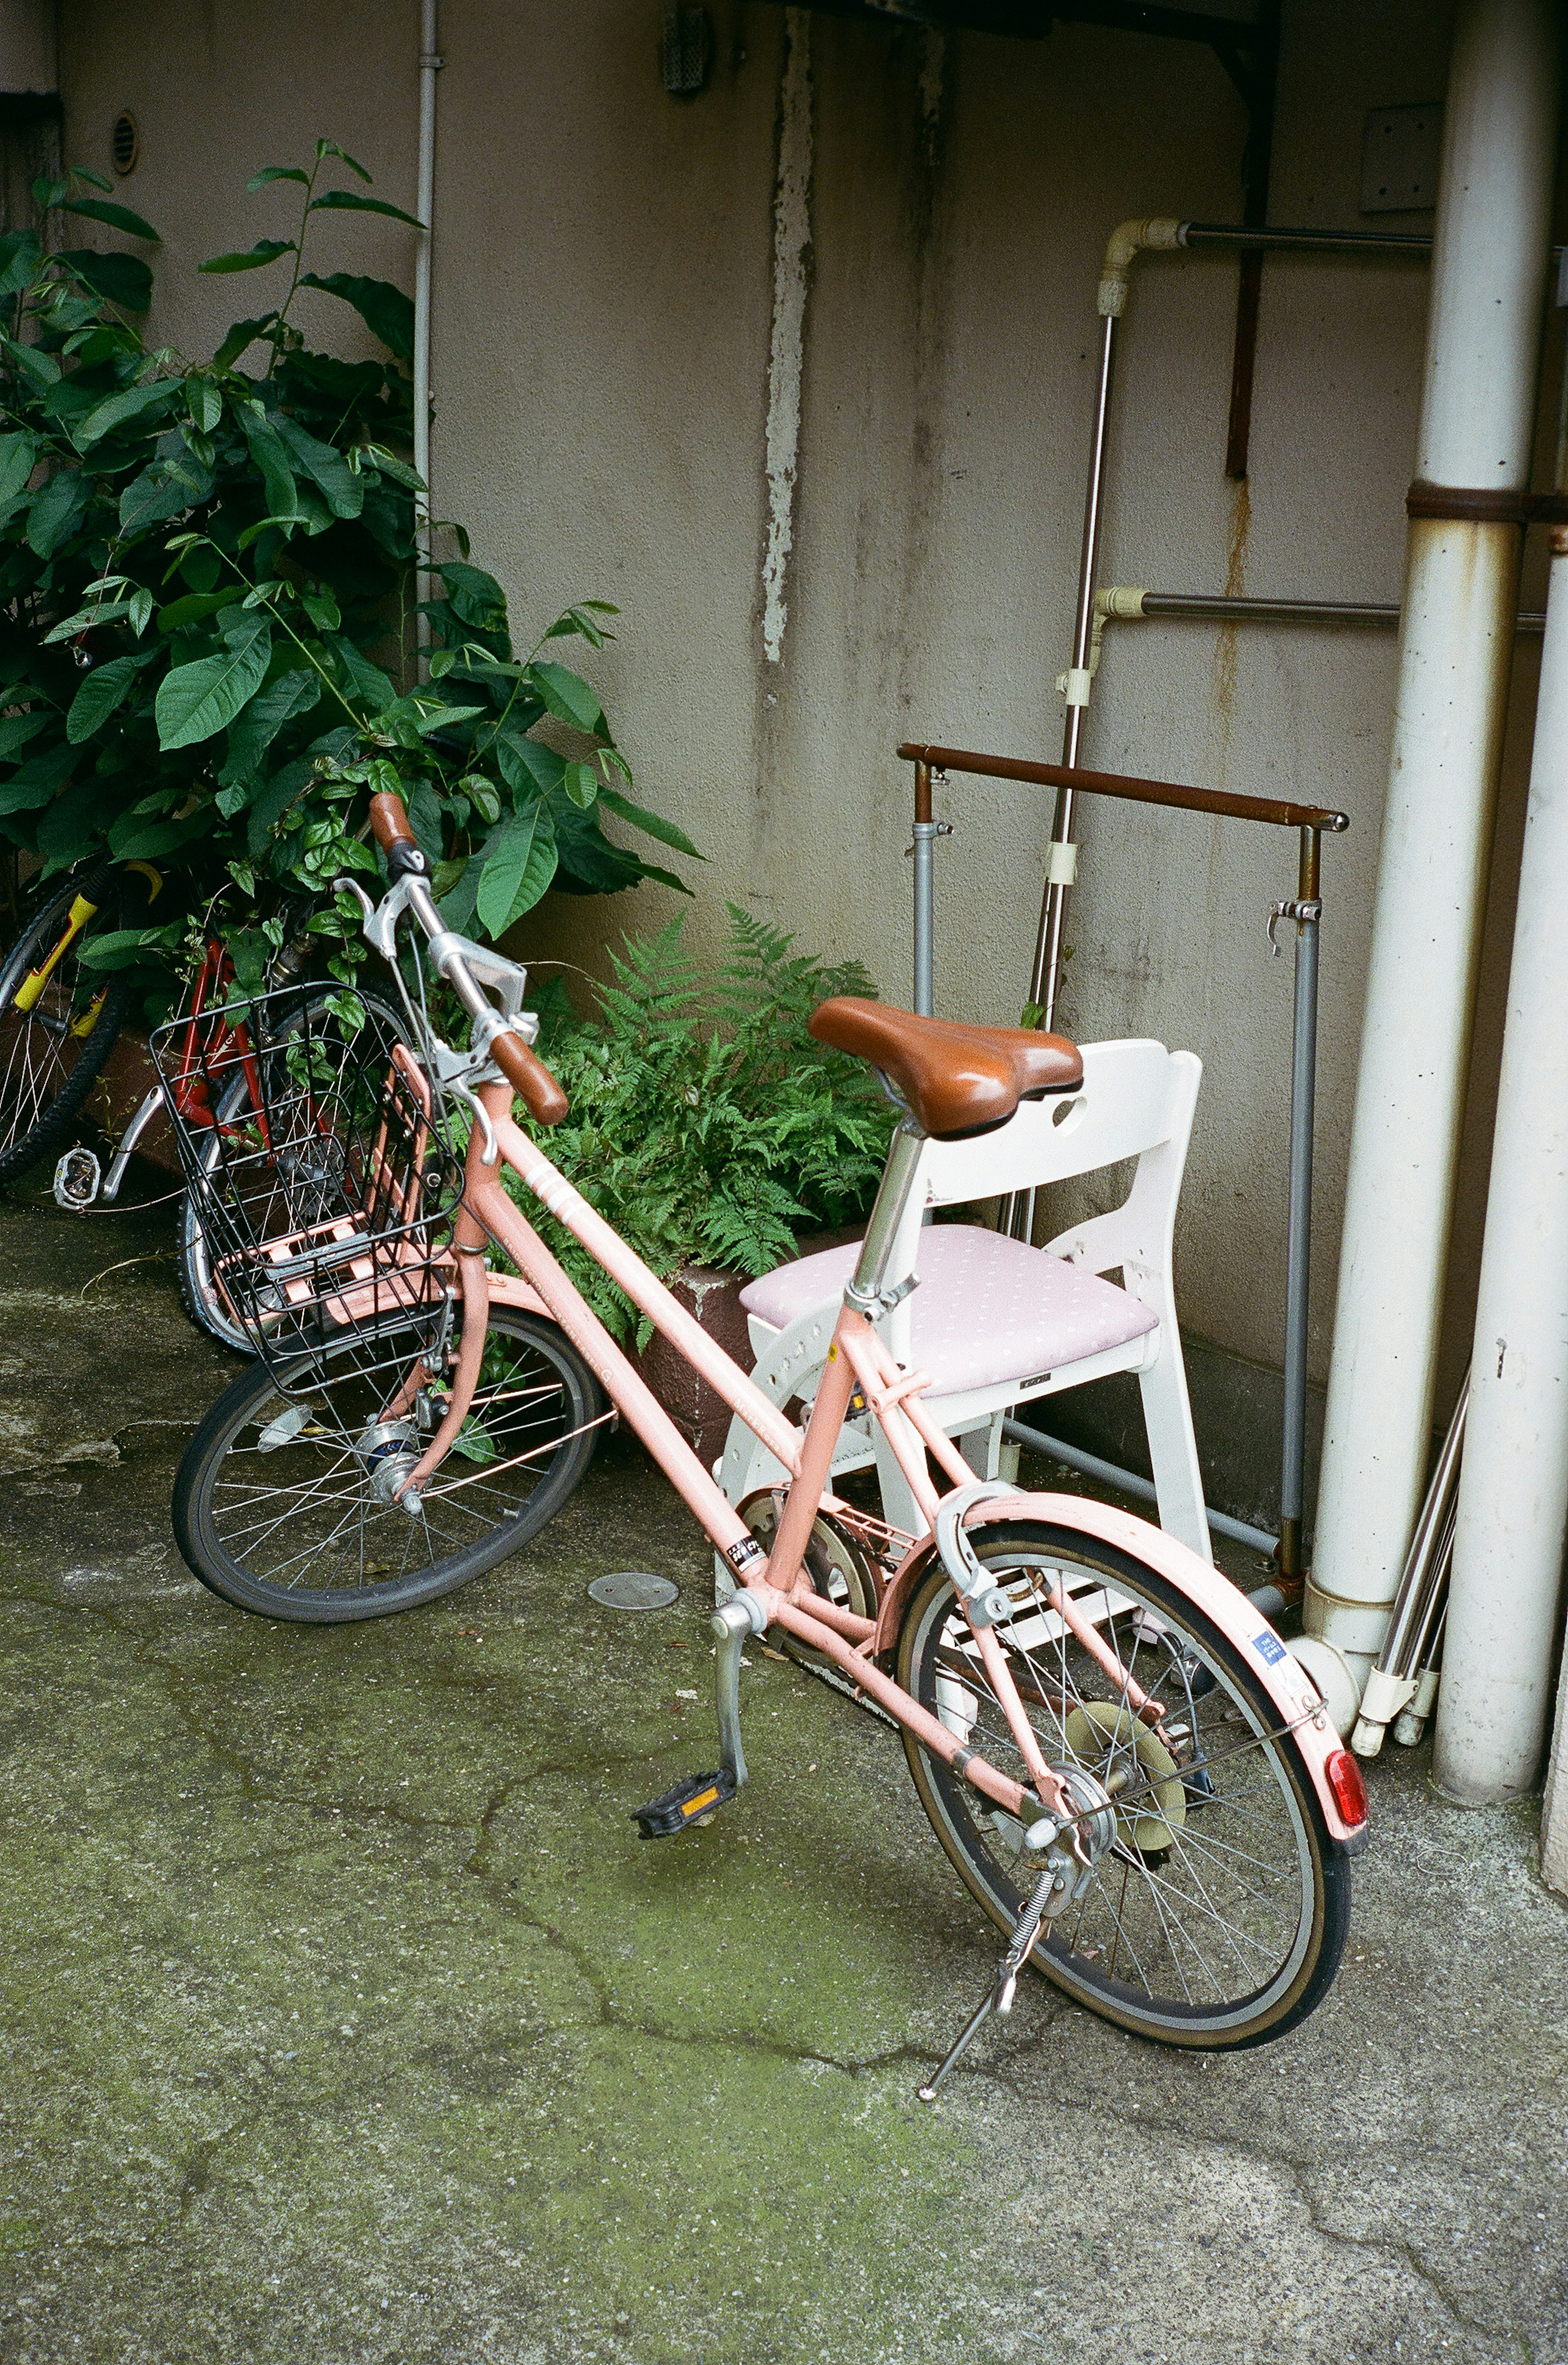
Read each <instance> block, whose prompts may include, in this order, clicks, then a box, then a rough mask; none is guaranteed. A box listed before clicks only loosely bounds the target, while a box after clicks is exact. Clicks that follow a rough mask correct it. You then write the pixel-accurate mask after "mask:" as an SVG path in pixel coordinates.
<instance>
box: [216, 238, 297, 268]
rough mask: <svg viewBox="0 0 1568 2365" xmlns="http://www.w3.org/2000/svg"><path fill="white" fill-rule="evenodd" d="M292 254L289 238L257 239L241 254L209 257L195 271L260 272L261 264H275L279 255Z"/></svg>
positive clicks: (292, 248)
mask: <svg viewBox="0 0 1568 2365" xmlns="http://www.w3.org/2000/svg"><path fill="white" fill-rule="evenodd" d="M293 252H294V241H293V240H292V239H291V238H259V239H258V240H257V241H256V243H255V245H254V246H252V247H248V248H247V249H246V251H245V252H244V253H243V254H214V255H209V256H208V258H207V261H206V262H205V263H197V265H196V269H197V270H198V271H225V272H228V271H260V269H261V268H262V265H263V263H275V262H276V261H277V259H278V256H279V255H280V254H292V253H293Z"/></svg>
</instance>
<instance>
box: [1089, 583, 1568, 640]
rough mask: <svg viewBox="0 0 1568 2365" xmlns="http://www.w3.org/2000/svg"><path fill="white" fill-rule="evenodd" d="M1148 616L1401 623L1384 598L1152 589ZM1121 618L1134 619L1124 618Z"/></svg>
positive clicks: (1539, 622)
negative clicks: (1252, 596)
mask: <svg viewBox="0 0 1568 2365" xmlns="http://www.w3.org/2000/svg"><path fill="white" fill-rule="evenodd" d="M1143 614H1144V616H1145V617H1146V618H1147V617H1150V616H1182V617H1190V618H1193V620H1196V621H1204V620H1206V621H1208V622H1214V623H1226V624H1372V625H1380V626H1383V627H1386V628H1389V629H1393V628H1394V627H1396V626H1397V624H1398V622H1399V610H1398V607H1397V606H1396V605H1394V604H1393V603H1391V602H1388V601H1384V600H1233V599H1229V598H1225V597H1220V596H1219V595H1217V594H1216V595H1214V596H1210V595H1209V594H1206V593H1202V592H1189V591H1146V592H1145V593H1144V595H1143ZM1116 621H1117V622H1126V621H1128V620H1127V619H1126V618H1120V617H1119V618H1118V619H1117V620H1116ZM1131 621H1133V622H1137V621H1138V620H1137V619H1136V618H1134V619H1132V620H1131ZM1516 629H1517V630H1518V631H1519V632H1521V633H1541V632H1544V631H1545V629H1546V614H1545V611H1544V610H1541V609H1534V608H1526V609H1522V610H1521V611H1520V612H1519V614H1518V618H1517V619H1516Z"/></svg>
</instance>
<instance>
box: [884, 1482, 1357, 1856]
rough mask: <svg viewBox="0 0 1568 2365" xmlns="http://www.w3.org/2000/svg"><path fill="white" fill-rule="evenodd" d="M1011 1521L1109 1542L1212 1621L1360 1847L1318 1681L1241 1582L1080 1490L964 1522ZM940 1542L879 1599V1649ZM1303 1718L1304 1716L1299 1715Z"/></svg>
mask: <svg viewBox="0 0 1568 2365" xmlns="http://www.w3.org/2000/svg"><path fill="white" fill-rule="evenodd" d="M1013 1519H1040V1520H1044V1521H1047V1522H1048V1523H1049V1524H1050V1525H1051V1526H1053V1527H1061V1528H1067V1529H1073V1528H1076V1529H1078V1530H1080V1532H1081V1534H1083V1535H1086V1536H1092V1537H1093V1538H1094V1539H1095V1541H1098V1542H1100V1543H1106V1544H1112V1545H1114V1547H1115V1549H1116V1550H1117V1551H1118V1552H1126V1555H1127V1557H1128V1559H1129V1560H1136V1561H1141V1562H1142V1563H1143V1564H1144V1566H1145V1567H1146V1568H1150V1569H1152V1570H1153V1571H1154V1572H1155V1573H1156V1575H1159V1576H1163V1577H1164V1578H1165V1579H1166V1580H1167V1582H1168V1583H1169V1584H1171V1585H1173V1586H1175V1587H1176V1588H1177V1590H1178V1592H1181V1593H1183V1594H1185V1595H1186V1597H1187V1598H1188V1600H1189V1601H1191V1602H1192V1603H1193V1606H1194V1607H1195V1608H1199V1609H1201V1610H1203V1611H1204V1615H1205V1616H1206V1617H1208V1618H1210V1619H1212V1620H1213V1621H1214V1623H1215V1625H1216V1626H1217V1627H1218V1628H1219V1630H1220V1632H1221V1633H1222V1634H1224V1635H1225V1637H1226V1640H1227V1641H1228V1642H1233V1643H1234V1644H1235V1646H1236V1649H1237V1651H1238V1653H1239V1655H1240V1657H1241V1658H1242V1659H1243V1660H1244V1661H1245V1663H1246V1664H1247V1665H1248V1666H1249V1667H1250V1668H1251V1670H1252V1672H1253V1674H1254V1675H1255V1676H1257V1678H1258V1680H1259V1682H1260V1684H1261V1685H1262V1687H1263V1688H1264V1690H1265V1692H1266V1693H1267V1694H1268V1696H1269V1698H1270V1699H1271V1701H1272V1703H1273V1705H1274V1707H1275V1709H1277V1710H1278V1712H1279V1721H1280V1722H1281V1723H1282V1724H1293V1725H1294V1726H1295V1741H1296V1746H1297V1747H1298V1749H1299V1750H1300V1752H1301V1755H1302V1760H1303V1762H1304V1764H1305V1767H1306V1770H1307V1773H1308V1775H1309V1776H1310V1777H1311V1781H1312V1787H1313V1788H1314V1790H1315V1791H1316V1795H1317V1800H1318V1804H1319V1806H1320V1807H1321V1808H1322V1810H1323V1820H1324V1821H1325V1822H1326V1823H1327V1827H1328V1832H1329V1835H1330V1837H1331V1838H1333V1839H1335V1840H1337V1841H1338V1843H1339V1844H1341V1845H1342V1846H1349V1847H1351V1848H1359V1847H1360V1846H1361V1844H1362V1843H1363V1841H1364V1839H1365V1836H1366V1825H1365V1823H1364V1822H1363V1823H1354V1824H1351V1823H1347V1822H1346V1821H1345V1818H1344V1816H1343V1814H1342V1813H1341V1812H1340V1810H1339V1807H1338V1802H1337V1800H1336V1799H1335V1797H1334V1793H1333V1790H1332V1788H1330V1787H1329V1782H1328V1775H1327V1765H1328V1760H1329V1758H1330V1757H1331V1756H1333V1755H1334V1754H1335V1753H1336V1752H1337V1751H1338V1750H1340V1749H1341V1748H1342V1747H1343V1746H1344V1744H1343V1743H1342V1742H1341V1741H1340V1738H1339V1736H1338V1733H1337V1732H1336V1731H1335V1730H1334V1727H1333V1725H1332V1723H1331V1722H1330V1721H1329V1718H1328V1712H1327V1709H1326V1708H1325V1707H1324V1705H1323V1699H1322V1695H1321V1694H1320V1693H1319V1691H1318V1689H1317V1687H1316V1684H1315V1683H1314V1682H1313V1680H1312V1677H1311V1676H1309V1675H1308V1674H1307V1672H1306V1670H1305V1667H1303V1666H1302V1665H1301V1664H1299V1663H1298V1662H1297V1661H1296V1660H1295V1659H1293V1658H1292V1656H1291V1653H1290V1651H1289V1649H1288V1648H1287V1646H1286V1645H1285V1643H1284V1642H1282V1641H1281V1639H1280V1637H1279V1635H1277V1634H1276V1633H1275V1631H1274V1630H1273V1628H1272V1627H1271V1625H1270V1623H1269V1621H1268V1620H1267V1619H1266V1618H1264V1617H1262V1616H1260V1613H1259V1612H1258V1611H1257V1610H1256V1609H1255V1608H1253V1607H1252V1604H1251V1603H1250V1601H1249V1600H1248V1598H1247V1596H1246V1595H1245V1594H1244V1593H1243V1592H1242V1591H1241V1590H1240V1588H1239V1586H1234V1585H1232V1584H1231V1582H1230V1579H1229V1578H1228V1577H1226V1576H1223V1575H1221V1574H1220V1572H1219V1570H1218V1569H1217V1568H1213V1567H1211V1566H1210V1564H1209V1563H1208V1562H1207V1561H1204V1560H1200V1559H1199V1558H1198V1555H1197V1553H1196V1552H1193V1551H1191V1550H1190V1549H1189V1547H1188V1546H1187V1545H1186V1544H1183V1543H1178V1542H1177V1541H1176V1538H1175V1537H1174V1536H1169V1535H1167V1534H1166V1533H1165V1530H1163V1529H1162V1528H1157V1527H1154V1526H1153V1525H1151V1523H1150V1522H1149V1521H1148V1519H1135V1518H1134V1517H1133V1515H1132V1513H1131V1512H1130V1511H1119V1510H1117V1509H1116V1508H1115V1507H1114V1505H1113V1504H1110V1503H1097V1502H1094V1501H1093V1500H1092V1499H1091V1498H1090V1497H1089V1496H1083V1495H1025V1494H1019V1495H1015V1496H1011V1497H1009V1498H1008V1499H1006V1500H1004V1501H1001V1502H988V1503H982V1504H980V1505H979V1506H978V1507H977V1508H976V1510H975V1513H974V1515H973V1517H972V1518H970V1519H967V1520H966V1521H965V1523H964V1524H965V1527H966V1529H967V1530H968V1532H969V1534H970V1535H971V1536H974V1535H979V1534H980V1532H981V1531H982V1530H985V1529H986V1528H989V1527H995V1526H998V1525H1001V1524H1002V1523H1004V1522H1006V1521H1009V1520H1013ZM935 1551H936V1540H935V1537H934V1536H927V1537H925V1538H924V1539H923V1541H921V1542H920V1543H918V1544H916V1545H915V1547H914V1549H913V1552H911V1553H910V1555H909V1557H908V1559H907V1560H906V1561H905V1562H904V1564H903V1566H902V1568H901V1569H900V1570H899V1573H898V1575H896V1576H895V1577H894V1579H893V1581H892V1583H891V1585H890V1586H889V1587H888V1590H887V1592H886V1594H885V1595H884V1596H883V1597H882V1602H881V1607H880V1608H879V1613H878V1618H877V1633H876V1641H875V1645H874V1648H875V1650H876V1652H877V1653H878V1654H879V1655H880V1654H881V1653H883V1652H890V1651H891V1650H892V1649H893V1648H894V1646H895V1645H896V1643H897V1641H898V1632H899V1628H900V1626H901V1625H902V1622H903V1614H904V1610H905V1608H906V1607H907V1605H908V1603H909V1601H910V1599H911V1598H912V1597H913V1593H914V1590H915V1587H916V1586H918V1585H919V1583H920V1582H921V1579H922V1578H923V1577H924V1575H925V1572H926V1569H927V1567H928V1566H929V1565H930V1563H931V1561H932V1560H933V1558H934V1557H935ZM1304 1718H1305V1720H1306V1721H1305V1722H1300V1721H1298V1720H1300V1719H1304Z"/></svg>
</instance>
